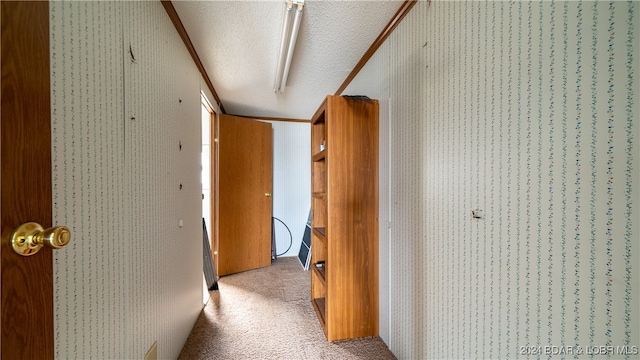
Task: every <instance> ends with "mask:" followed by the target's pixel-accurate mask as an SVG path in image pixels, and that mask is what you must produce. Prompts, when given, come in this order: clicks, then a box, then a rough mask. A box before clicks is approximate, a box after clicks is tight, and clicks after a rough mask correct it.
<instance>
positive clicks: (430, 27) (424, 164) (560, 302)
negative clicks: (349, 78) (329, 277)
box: [344, 1, 640, 359]
mask: <svg viewBox="0 0 640 360" xmlns="http://www.w3.org/2000/svg"><path fill="white" fill-rule="evenodd" d="M639 10H640V8H639V7H638V3H637V2H633V1H631V2H596V3H594V2H526V1H523V2H498V1H494V2H449V1H433V2H426V1H420V2H418V3H417V4H416V5H415V7H414V8H413V9H412V10H411V12H410V13H409V14H408V15H407V17H406V18H405V19H404V20H403V21H402V22H401V23H400V25H399V26H398V27H397V28H396V30H395V31H394V32H393V33H392V34H391V36H390V37H389V38H388V39H387V40H386V42H385V43H384V44H383V45H382V46H381V47H380V49H379V50H378V51H377V52H376V53H375V55H374V56H373V57H372V59H371V60H370V61H369V62H368V64H367V65H366V66H365V68H364V69H363V70H362V71H361V72H360V73H359V74H358V76H357V77H356V79H355V80H354V81H353V82H352V83H351V85H350V86H349V87H348V88H347V89H346V91H345V92H344V94H364V95H368V96H370V97H372V98H377V99H380V102H381V114H380V115H381V116H380V120H381V123H380V129H381V131H380V144H381V151H380V157H381V158H380V164H381V167H380V169H381V173H380V266H381V271H380V282H381V283H380V291H381V294H380V305H381V306H380V327H381V335H382V337H383V339H384V340H385V341H386V342H387V344H388V345H389V347H390V348H391V350H392V351H393V352H394V353H395V354H396V355H397V356H398V358H400V359H417V358H470V357H479V358H514V357H517V356H521V355H522V350H523V348H522V347H524V346H537V345H541V346H547V345H548V346H580V347H581V349H582V351H585V350H587V349H586V348H585V347H586V346H613V347H614V348H615V347H616V346H623V345H630V346H636V347H637V346H640V344H639V343H638V339H640V329H639V328H640V322H639V317H640V313H639V309H640V302H639V299H640V294H639V291H640V275H639V273H640V272H639V270H638V264H639V263H640V254H639V251H640V246H639V244H638V238H639V237H640V231H639V222H638V214H640V212H639V200H638V199H639V196H638V194H639V191H640V172H639V168H640V167H639V158H640V156H639V155H638V154H639V153H638V139H639V138H640V134H639V120H640V117H639V113H638V103H639V102H638V100H639V99H638V92H639V91H638V89H639V88H640V87H639V81H638V78H639V76H640V72H639V62H638V57H639V50H640V49H639V46H638V30H639V28H640V24H639V14H638V11H639ZM474 209H482V210H483V211H484V217H483V218H482V219H473V218H472V216H471V211H472V210H474ZM636 349H637V348H636ZM524 350H527V348H524ZM534 350H535V349H534ZM629 350H630V351H631V354H633V349H629ZM569 355H570V357H572V356H571V355H572V354H569ZM636 356H637V355H636ZM622 357H623V358H624V356H622ZM629 357H630V356H627V358H629Z"/></svg>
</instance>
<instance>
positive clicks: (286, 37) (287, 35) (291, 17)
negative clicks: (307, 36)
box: [274, 0, 304, 93]
mask: <svg viewBox="0 0 640 360" xmlns="http://www.w3.org/2000/svg"><path fill="white" fill-rule="evenodd" d="M294 5H296V6H295V9H294V8H293V6H294ZM303 6H304V0H297V1H291V0H288V1H287V7H286V10H285V16H284V24H283V27H282V39H281V41H280V53H279V54H278V67H277V69H276V79H275V83H274V90H275V92H276V93H282V92H284V87H285V85H286V83H287V78H288V76H289V68H290V67H291V59H292V58H293V50H294V49H295V45H296V39H297V38H298V30H299V28H300V21H301V20H302V8H303Z"/></svg>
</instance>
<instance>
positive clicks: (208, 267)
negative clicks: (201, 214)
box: [202, 218, 218, 291]
mask: <svg viewBox="0 0 640 360" xmlns="http://www.w3.org/2000/svg"><path fill="white" fill-rule="evenodd" d="M202 266H203V271H204V278H205V280H206V282H207V288H208V289H209V291H211V290H218V274H216V268H215V267H214V266H213V258H212V257H211V245H210V243H209V235H208V234H207V223H206V222H205V221H204V218H202Z"/></svg>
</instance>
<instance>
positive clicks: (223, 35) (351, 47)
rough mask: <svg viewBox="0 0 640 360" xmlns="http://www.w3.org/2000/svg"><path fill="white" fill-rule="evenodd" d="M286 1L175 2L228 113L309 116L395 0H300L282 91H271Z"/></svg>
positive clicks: (384, 21)
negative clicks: (301, 5)
mask: <svg viewBox="0 0 640 360" xmlns="http://www.w3.org/2000/svg"><path fill="white" fill-rule="evenodd" d="M284 4H285V1H284V0H277V1H275V0H268V1H221V0H213V1H173V6H174V7H175V9H176V11H177V13H178V15H179V16H180V20H181V21H182V23H183V25H184V27H185V29H186V31H187V33H188V34H189V38H190V39H191V42H192V43H193V46H194V47H195V49H196V52H197V53H198V56H199V57H200V60H201V61H202V63H203V65H204V68H205V69H206V71H207V74H208V75H209V78H210V79H211V82H212V84H213V87H214V88H215V90H216V92H217V93H218V96H219V97H220V101H221V102H222V105H223V106H224V108H225V110H226V112H227V113H228V114H234V115H244V116H256V117H260V116H263V117H284V118H295V119H309V118H311V116H312V115H313V113H314V112H315V110H316V109H317V107H318V106H319V105H320V103H321V102H322V100H323V99H324V97H325V96H326V95H328V94H334V93H335V92H336V91H337V90H338V88H339V87H340V85H341V84H342V82H343V81H344V80H345V79H346V77H347V76H348V75H349V73H350V72H351V70H352V69H353V68H354V67H355V65H356V64H357V63H358V61H359V60H360V58H362V55H364V53H365V52H366V51H367V49H368V48H369V46H370V45H371V44H372V43H373V41H374V40H375V39H376V38H377V37H378V35H379V34H380V32H381V31H382V30H383V29H384V27H385V26H386V25H387V23H388V22H389V20H390V19H391V18H392V17H393V15H394V14H395V12H396V11H397V10H398V8H399V7H400V6H401V5H402V2H401V1H336V0H306V1H305V5H304V13H303V16H302V23H301V25H300V32H299V34H298V40H297V42H296V48H295V53H294V56H293V61H292V64H291V69H290V72H289V78H288V80H287V86H286V88H285V91H284V93H283V94H276V93H275V92H274V91H273V82H274V77H275V71H276V62H277V56H278V50H279V46H280V36H281V32H282V20H283V16H284V7H285V5H284ZM211 100H213V99H211Z"/></svg>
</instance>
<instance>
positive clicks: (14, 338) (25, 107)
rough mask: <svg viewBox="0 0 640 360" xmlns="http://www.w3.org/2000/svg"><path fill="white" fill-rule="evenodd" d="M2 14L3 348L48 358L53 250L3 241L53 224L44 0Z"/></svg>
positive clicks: (5, 7)
mask: <svg viewBox="0 0 640 360" xmlns="http://www.w3.org/2000/svg"><path fill="white" fill-rule="evenodd" d="M1 13H2V15H1V18H2V20H1V22H2V120H1V122H2V124H1V130H0V131H1V135H0V138H1V140H0V146H1V149H0V157H1V158H0V167H1V169H2V171H1V173H2V178H1V180H0V181H1V182H2V184H1V190H0V192H1V194H2V197H1V199H2V200H1V203H2V204H1V206H0V218H1V221H2V245H1V247H0V253H1V264H2V265H1V282H2V284H1V285H2V317H1V319H2V324H1V326H2V329H1V334H2V336H1V339H2V340H1V352H2V358H3V359H53V357H54V346H53V269H52V257H51V251H50V250H48V249H43V250H41V251H40V252H39V253H37V254H36V255H33V256H31V257H28V258H27V257H22V256H19V255H17V254H16V253H15V252H14V251H13V250H11V248H10V245H9V236H10V234H11V232H12V231H13V229H14V228H15V227H16V226H18V225H20V224H21V223H24V222H27V221H35V222H38V223H40V224H41V225H42V226H44V227H45V228H46V227H50V226H51V219H52V217H51V216H52V206H51V121H50V115H51V108H50V106H51V105H50V86H49V85H50V80H49V4H48V3H47V2H11V1H3V2H2V5H1Z"/></svg>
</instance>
